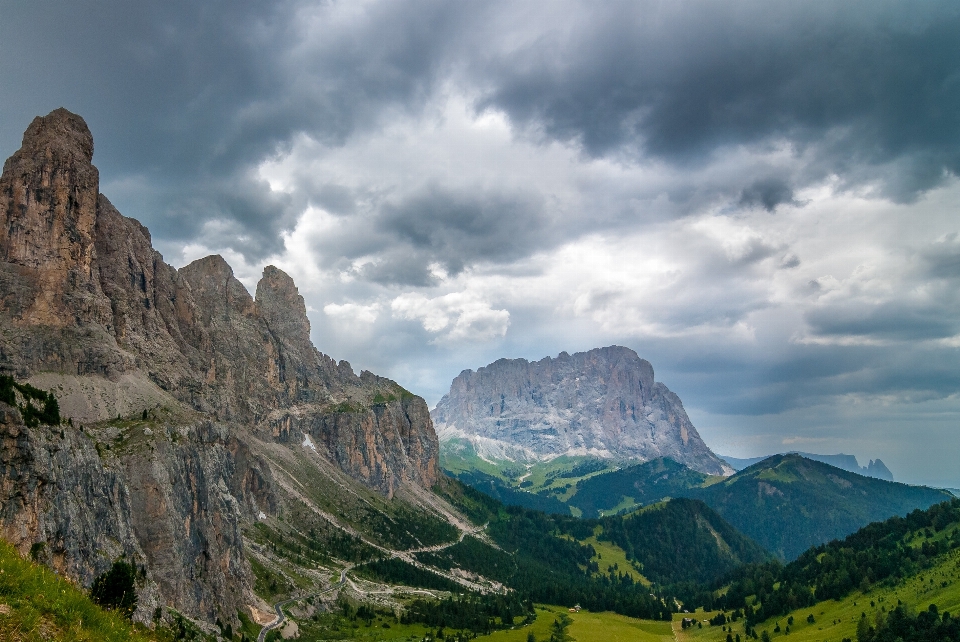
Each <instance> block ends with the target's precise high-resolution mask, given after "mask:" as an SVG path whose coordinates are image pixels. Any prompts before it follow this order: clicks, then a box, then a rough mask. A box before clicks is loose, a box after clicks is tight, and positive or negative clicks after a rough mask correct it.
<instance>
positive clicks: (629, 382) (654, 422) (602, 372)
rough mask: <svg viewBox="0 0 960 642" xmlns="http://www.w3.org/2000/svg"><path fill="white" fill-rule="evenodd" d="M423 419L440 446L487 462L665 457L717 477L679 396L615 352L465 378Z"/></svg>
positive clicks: (504, 366)
mask: <svg viewBox="0 0 960 642" xmlns="http://www.w3.org/2000/svg"><path fill="white" fill-rule="evenodd" d="M432 415H433V420H434V423H435V424H436V426H437V432H438V434H439V435H440V437H441V439H443V440H444V441H447V440H451V439H457V438H460V439H467V440H469V441H471V442H472V443H473V446H474V448H475V449H476V450H477V452H478V453H480V454H482V455H484V456H488V457H491V458H497V459H512V460H538V459H550V458H553V457H557V456H559V455H593V456H597V457H604V458H613V459H636V460H640V461H649V460H651V459H655V458H657V457H669V458H671V459H673V460H675V461H678V462H680V463H682V464H685V465H687V466H689V467H690V468H693V469H694V470H699V471H701V472H704V473H708V474H723V473H724V472H726V471H725V468H724V465H723V463H722V461H721V460H720V459H719V458H718V457H717V456H716V455H715V454H713V452H711V451H710V449H709V448H707V445H706V444H704V443H703V440H702V439H701V438H700V435H699V434H698V433H697V430H696V428H694V426H693V424H692V423H691V422H690V419H689V418H688V417H687V413H686V412H685V411H684V409H683V404H682V403H681V402H680V398H679V397H677V395H675V394H674V393H672V392H671V391H670V390H669V389H668V388H667V387H666V386H665V385H663V384H662V383H659V382H656V381H654V378H653V366H651V365H650V363H649V362H648V361H645V360H643V359H641V358H640V357H639V356H637V354H636V353H635V352H634V351H633V350H630V349H629V348H623V347H620V346H610V347H608V348H597V349H594V350H590V351H589V352H578V353H576V354H574V355H572V356H571V355H569V354H567V353H566V352H562V353H560V355H559V356H558V357H557V358H555V359H551V358H550V357H547V358H545V359H542V360H540V361H536V362H533V363H531V362H529V361H527V360H525V359H500V360H499V361H496V362H494V363H492V364H490V365H488V366H486V367H483V368H480V369H479V370H477V371H476V372H473V371H472V370H465V371H464V372H462V373H460V375H459V376H458V377H457V378H456V379H454V380H453V383H452V384H451V386H450V392H449V393H448V394H447V395H445V396H444V397H443V399H441V400H440V403H438V404H437V407H436V408H435V409H434V411H433V413H432Z"/></svg>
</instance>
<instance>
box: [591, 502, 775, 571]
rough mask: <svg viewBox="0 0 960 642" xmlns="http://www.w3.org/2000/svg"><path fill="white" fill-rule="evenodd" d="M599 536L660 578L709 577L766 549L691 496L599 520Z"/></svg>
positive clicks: (760, 555)
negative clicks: (618, 547)
mask: <svg viewBox="0 0 960 642" xmlns="http://www.w3.org/2000/svg"><path fill="white" fill-rule="evenodd" d="M599 523H600V525H601V527H602V533H601V535H599V536H598V539H601V540H608V541H611V542H613V543H615V544H617V545H618V546H620V547H621V548H623V549H624V550H625V551H626V553H627V558H628V559H630V560H635V561H636V562H638V563H639V564H640V568H641V569H642V571H643V573H644V575H645V576H646V577H648V578H649V579H651V580H653V581H655V582H660V583H676V582H710V581H711V580H710V578H711V577H716V576H717V575H718V574H725V573H727V572H729V571H731V570H733V569H734V568H736V567H737V566H740V565H741V564H751V563H757V562H762V561H764V560H766V559H768V557H769V555H768V553H767V552H766V551H764V550H763V549H762V548H761V547H760V546H759V545H758V544H756V543H755V542H753V541H752V540H750V539H748V538H747V537H745V536H744V535H742V534H741V533H740V532H738V531H737V530H736V529H735V528H734V527H733V526H731V525H730V524H728V523H727V522H726V521H725V520H724V519H723V518H722V517H720V515H718V514H717V513H716V512H714V511H713V510H712V509H711V508H710V507H709V506H707V505H706V504H704V503H703V502H701V501H698V500H695V499H673V500H670V501H668V502H664V503H662V504H656V505H654V506H650V507H648V508H645V509H643V510H640V511H637V512H635V513H632V514H630V515H627V516H617V517H606V518H604V519H601V520H599Z"/></svg>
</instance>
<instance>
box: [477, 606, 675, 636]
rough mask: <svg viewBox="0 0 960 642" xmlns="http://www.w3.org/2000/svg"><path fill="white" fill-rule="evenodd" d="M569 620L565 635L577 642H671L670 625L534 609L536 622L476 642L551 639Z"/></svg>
mask: <svg viewBox="0 0 960 642" xmlns="http://www.w3.org/2000/svg"><path fill="white" fill-rule="evenodd" d="M561 613H567V615H568V616H569V617H570V619H571V620H572V623H571V624H570V628H569V629H568V633H569V634H570V636H571V637H573V638H574V640H576V641H577V642H628V641H629V642H667V641H668V640H669V641H672V640H673V634H672V633H671V631H670V623H669V622H654V621H651V620H638V619H635V618H631V617H627V616H625V615H617V614H616V613H589V612H587V611H580V612H579V613H568V612H567V609H566V608H563V607H559V606H540V605H538V606H537V621H536V622H534V623H533V624H530V625H528V626H523V627H517V628H516V629H511V630H507V631H497V632H495V633H492V634H490V635H484V636H480V637H478V638H477V642H527V635H528V634H530V633H533V636H534V638H535V639H536V640H537V642H547V640H549V639H550V625H551V624H553V621H554V620H555V619H556V618H557V617H558V616H559V615H560V614H561Z"/></svg>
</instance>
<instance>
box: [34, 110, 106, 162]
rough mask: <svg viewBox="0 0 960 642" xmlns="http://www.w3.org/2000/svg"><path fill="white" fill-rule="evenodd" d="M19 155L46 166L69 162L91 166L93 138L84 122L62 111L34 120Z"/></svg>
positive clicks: (68, 112) (54, 111)
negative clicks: (55, 161)
mask: <svg viewBox="0 0 960 642" xmlns="http://www.w3.org/2000/svg"><path fill="white" fill-rule="evenodd" d="M19 153H20V155H21V156H26V157H29V158H32V159H37V160H39V159H43V161H44V162H49V161H50V160H52V159H59V160H68V159H69V160H72V161H73V162H75V163H77V164H79V165H84V164H86V165H89V164H90V163H92V162H93V134H91V133H90V128H89V127H87V122H86V121H85V120H84V119H83V118H81V117H80V116H78V115H77V114H74V113H73V112H70V111H67V110H66V109H64V108H63V107H60V108H59V109H54V110H53V111H52V112H50V113H49V114H47V115H46V116H37V117H36V118H34V119H33V122H32V123H30V126H29V127H27V130H26V131H25V132H24V133H23V143H22V146H21V148H20V152H19Z"/></svg>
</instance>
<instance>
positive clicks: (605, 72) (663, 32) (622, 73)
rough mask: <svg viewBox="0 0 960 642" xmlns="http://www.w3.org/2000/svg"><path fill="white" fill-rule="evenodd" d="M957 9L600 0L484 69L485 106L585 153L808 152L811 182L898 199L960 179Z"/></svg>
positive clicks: (682, 159)
mask: <svg viewBox="0 0 960 642" xmlns="http://www.w3.org/2000/svg"><path fill="white" fill-rule="evenodd" d="M958 11H960V8H958V7H957V5H956V4H955V3H947V2H941V3H924V4H920V5H915V4H908V3H868V4H863V3H857V4H849V3H848V4H837V3H833V2H829V3H824V2H804V3H769V2H763V3H761V2H741V3H736V4H731V3H669V4H665V3H658V2H643V3H636V2H631V3H624V4H611V3H608V4H604V5H602V6H600V7H597V6H594V7H593V10H591V11H589V12H587V15H581V16H579V17H580V18H582V20H583V24H582V25H581V26H580V27H579V28H578V29H577V30H575V31H574V32H569V31H566V30H561V29H558V30H557V31H556V32H554V33H546V34H544V35H543V37H542V38H540V39H538V40H536V41H535V43H534V45H532V46H530V47H526V48H520V49H518V50H516V51H513V52H510V53H509V54H507V55H504V56H503V57H501V58H498V59H496V60H494V61H493V62H492V63H491V66H490V68H489V70H488V73H489V74H490V76H491V78H492V80H490V83H491V85H492V86H491V88H490V90H489V94H488V97H487V99H486V104H488V105H496V106H497V107H500V108H502V109H505V110H506V111H507V112H508V113H509V114H510V115H511V117H512V118H513V119H514V120H515V121H516V122H518V123H526V124H528V125H530V126H531V127H533V129H534V130H540V131H542V132H543V133H544V134H545V135H546V136H548V137H551V138H556V139H559V140H565V141H578V142H579V143H580V144H582V146H583V149H584V150H585V151H586V152H587V153H588V154H590V155H593V156H602V155H608V154H620V153H624V152H626V153H627V154H630V155H634V154H644V155H652V156H655V157H659V158H662V159H666V160H669V161H671V162H675V163H681V164H682V163H698V162H700V161H704V160H706V159H708V158H709V157H710V154H711V153H712V152H713V151H714V150H716V149H718V148H720V147H722V146H727V145H740V144H754V143H760V142H764V141H777V140H786V141H788V142H789V143H791V144H793V145H794V146H796V147H797V148H798V149H803V148H805V147H807V146H809V145H813V144H817V145H818V146H819V147H818V150H817V163H816V164H815V165H818V166H819V167H810V171H811V173H813V174H816V175H817V176H816V178H820V177H822V176H823V175H825V174H828V173H833V172H837V173H839V174H840V175H841V177H842V178H845V179H847V180H850V181H869V180H877V179H878V178H880V179H884V189H885V190H886V192H887V193H888V194H889V195H891V196H893V197H894V198H897V199H900V200H909V199H911V198H913V197H914V196H915V195H916V194H917V193H918V192H920V191H923V190H925V189H928V188H930V187H931V186H934V185H937V184H939V183H940V182H941V181H942V180H943V178H944V173H945V172H950V173H953V174H957V173H958V172H960V80H958V79H960V38H958V37H957V34H960V13H958ZM890 163H894V164H896V166H897V167H896V170H895V171H891V172H889V173H888V174H889V175H888V174H887V173H885V172H884V170H883V169H882V166H885V165H887V164H890ZM870 168H873V169H872V170H871V169H870ZM787 189H789V188H787ZM774 200H776V199H774ZM761 202H763V201H761ZM768 202H772V201H768ZM764 204H765V205H766V203H764Z"/></svg>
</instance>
